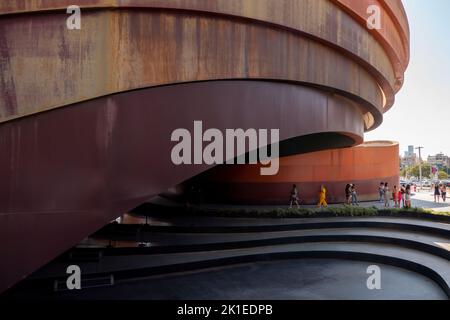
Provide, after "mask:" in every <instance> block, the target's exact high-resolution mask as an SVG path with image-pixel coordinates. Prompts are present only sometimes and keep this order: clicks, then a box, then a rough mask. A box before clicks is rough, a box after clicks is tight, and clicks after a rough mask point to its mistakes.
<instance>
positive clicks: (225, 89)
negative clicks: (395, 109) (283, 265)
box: [0, 81, 364, 288]
mask: <svg viewBox="0 0 450 320" xmlns="http://www.w3.org/2000/svg"><path fill="white" fill-rule="evenodd" d="M198 119H202V120H203V126H204V128H205V129H206V128H218V129H220V130H223V131H224V130H225V129H226V128H244V129H245V128H268V129H270V128H280V139H282V140H286V139H292V138H295V137H301V136H305V135H311V134H323V133H328V134H329V135H328V138H329V139H327V140H324V141H323V144H322V145H318V143H317V142H316V146H315V147H316V148H322V149H327V148H331V147H333V146H335V145H336V143H339V141H341V143H342V146H351V145H356V144H359V143H361V142H362V136H363V130H364V124H363V120H362V114H361V112H360V110H359V108H358V107H357V106H356V105H355V104H354V103H353V102H351V101H350V100H348V99H346V98H343V97H339V96H337V95H333V94H329V93H324V92H322V91H320V90H316V89H312V88H306V87H300V86H296V85H291V84H283V83H271V82H261V81H217V82H199V83H190V84H180V85H172V86H164V87H157V88H151V89H143V90H137V91H131V92H127V93H121V94H116V95H112V96H109V97H104V98H98V99H95V100H91V101H88V102H83V103H80V104H77V105H73V106H68V107H66V108H58V109H55V110H52V111H49V112H46V113H41V114H37V115H34V116H30V117H25V118H22V119H18V120H15V121H11V122H7V123H5V124H3V125H2V126H0V155H1V156H0V176H1V177H2V180H1V183H0V213H1V214H0V243H3V244H6V243H9V244H11V243H14V245H13V246H12V245H2V246H0V257H1V258H2V264H1V270H0V288H5V287H7V286H9V285H11V284H12V283H14V282H15V281H16V280H18V279H21V278H22V277H24V276H26V275H27V274H28V273H30V272H31V271H33V270H35V269H36V268H38V267H39V266H41V265H42V264H43V263H45V262H47V261H48V260H49V259H51V258H53V257H55V256H56V255H57V254H60V253H61V252H63V251H64V250H66V249H67V248H69V247H71V246H73V245H75V244H76V243H77V241H79V240H80V239H82V238H83V237H85V236H87V235H89V234H91V233H92V232H94V231H96V230H97V229H99V228H100V227H102V226H104V225H105V224H106V223H108V222H109V221H111V220H112V219H115V218H116V217H117V216H119V215H120V214H122V213H123V212H126V211H127V210H130V209H132V208H133V207H136V206H137V205H139V204H140V203H142V202H144V201H145V200H147V199H149V198H150V197H152V196H154V195H157V194H159V193H161V192H163V191H165V190H167V189H168V188H169V187H171V186H174V185H177V184H178V183H180V182H182V181H184V180H187V179H188V178H191V177H193V176H195V175H197V174H199V173H201V172H202V171H205V170H206V169H208V168H209V167H210V166H207V165H195V166H194V165H192V166H189V165H184V166H176V165H174V164H172V161H171V158H170V154H171V148H172V147H173V145H174V143H172V142H171V141H170V136H171V133H172V131H173V130H175V129H177V128H188V129H189V128H192V127H193V121H194V120H198ZM317 141H320V140H317ZM301 147H302V145H297V150H296V153H298V152H301ZM304 151H305V152H306V151H310V150H304ZM3 155H8V156H3ZM54 239H58V241H54Z"/></svg>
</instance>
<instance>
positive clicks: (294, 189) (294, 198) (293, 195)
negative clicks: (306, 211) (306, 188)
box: [289, 184, 300, 208]
mask: <svg viewBox="0 0 450 320" xmlns="http://www.w3.org/2000/svg"><path fill="white" fill-rule="evenodd" d="M293 203H295V204H296V205H297V208H299V207H300V204H299V198H298V189H297V185H295V184H293V185H292V189H291V203H290V205H289V208H292V204H293Z"/></svg>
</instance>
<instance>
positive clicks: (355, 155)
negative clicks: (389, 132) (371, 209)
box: [166, 141, 400, 205]
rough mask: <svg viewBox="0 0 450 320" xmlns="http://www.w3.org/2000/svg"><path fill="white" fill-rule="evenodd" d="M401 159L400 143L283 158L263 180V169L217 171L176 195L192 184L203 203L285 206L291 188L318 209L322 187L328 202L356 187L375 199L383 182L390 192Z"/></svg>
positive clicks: (396, 180)
mask: <svg viewBox="0 0 450 320" xmlns="http://www.w3.org/2000/svg"><path fill="white" fill-rule="evenodd" d="M398 155H399V145H398V143H395V142H387V141H378V142H368V143H365V144H363V145H360V146H357V147H352V148H343V149H335V150H324V151H319V152H311V153H307V154H300V155H295V156H290V157H284V158H281V159H280V171H279V172H278V174H276V175H274V176H261V175H260V174H259V170H260V166H259V165H239V166H217V167H215V168H213V169H211V170H209V171H207V172H205V173H202V174H201V175H199V176H197V177H195V178H193V179H192V180H189V181H187V182H185V183H183V185H182V186H180V187H178V188H177V190H190V186H192V185H194V186H195V187H196V188H200V189H201V190H202V193H203V200H204V201H205V202H217V203H227V204H230V203H235V204H242V203H245V204H285V205H286V204H288V203H289V192H290V191H291V188H292V184H296V185H297V187H298V188H299V190H300V197H301V199H302V201H304V203H307V204H315V203H317V199H318V198H317V195H318V190H319V189H320V186H321V185H322V184H324V185H326V187H327V189H328V200H329V201H330V203H337V202H338V203H339V202H341V203H343V202H345V193H344V190H345V186H346V184H347V183H355V184H356V185H357V190H358V195H359V199H360V200H377V199H379V195H378V186H379V184H380V182H388V183H389V184H390V187H391V189H392V187H393V186H394V185H398V184H399V174H400V173H399V158H398ZM166 195H167V196H169V197H170V196H172V197H180V196H184V195H183V194H178V195H171V194H169V193H166Z"/></svg>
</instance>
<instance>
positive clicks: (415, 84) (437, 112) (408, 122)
mask: <svg viewBox="0 0 450 320" xmlns="http://www.w3.org/2000/svg"><path fill="white" fill-rule="evenodd" d="M403 4H404V6H405V9H406V13H407V15H408V20H409V25H410V29H411V60H410V64H409V67H408V70H407V71H406V75H405V84H404V86H403V88H402V90H401V91H400V92H399V93H398V94H397V97H396V103H395V105H394V107H393V108H392V109H391V110H390V111H388V112H387V113H386V114H385V116H384V122H383V124H382V125H381V126H380V127H378V128H377V129H375V130H374V131H372V132H369V133H367V134H366V138H365V139H366V141H370V140H396V141H398V142H400V152H401V153H402V154H403V151H404V150H406V148H407V146H408V145H414V146H419V145H420V146H423V147H425V148H424V149H423V155H425V157H426V156H427V155H428V154H436V153H438V152H444V153H446V154H448V155H450V0H428V1H426V0H403Z"/></svg>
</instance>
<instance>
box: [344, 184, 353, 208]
mask: <svg viewBox="0 0 450 320" xmlns="http://www.w3.org/2000/svg"><path fill="white" fill-rule="evenodd" d="M351 188H352V185H351V184H349V183H347V185H346V186H345V204H346V205H350V201H351V198H352V191H351Z"/></svg>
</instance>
